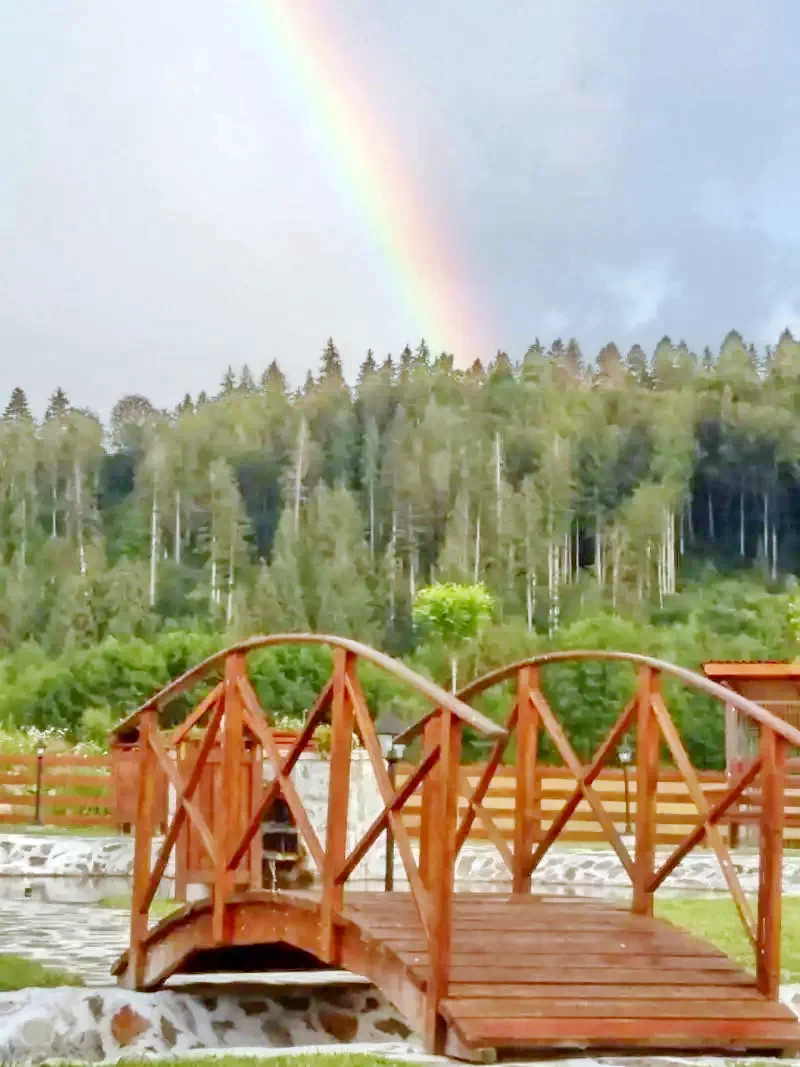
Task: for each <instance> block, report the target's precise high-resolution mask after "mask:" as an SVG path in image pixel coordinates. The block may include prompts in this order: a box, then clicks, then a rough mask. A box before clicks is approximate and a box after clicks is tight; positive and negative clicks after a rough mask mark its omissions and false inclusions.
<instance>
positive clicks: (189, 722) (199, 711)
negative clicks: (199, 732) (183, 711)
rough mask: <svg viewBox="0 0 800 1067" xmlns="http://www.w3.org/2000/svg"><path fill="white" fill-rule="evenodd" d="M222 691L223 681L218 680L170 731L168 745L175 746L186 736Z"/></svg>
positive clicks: (209, 709) (219, 696) (215, 701)
mask: <svg viewBox="0 0 800 1067" xmlns="http://www.w3.org/2000/svg"><path fill="white" fill-rule="evenodd" d="M223 691H224V683H223V682H219V683H218V684H217V685H215V686H214V688H213V689H212V690H211V692H210V693H209V694H208V695H207V696H206V697H204V698H203V700H201V701H200V703H199V704H198V705H197V707H196V708H194V709H193V710H192V711H190V712H189V714H188V715H187V716H186V718H185V719H184V720H183V722H182V723H180V724H179V725H178V726H176V727H175V729H174V730H173V731H172V734H171V735H170V739H169V742H168V744H169V747H170V748H177V747H178V745H179V744H180V743H181V741H183V740H184V738H185V737H186V736H187V734H188V733H189V732H190V731H191V730H192V729H194V727H195V726H197V724H198V723H199V722H200V720H201V719H202V718H203V716H204V715H205V714H206V712H207V711H211V709H212V707H213V706H214V705H215V704H216V703H217V701H218V700H219V699H220V698H221V697H222V694H223Z"/></svg>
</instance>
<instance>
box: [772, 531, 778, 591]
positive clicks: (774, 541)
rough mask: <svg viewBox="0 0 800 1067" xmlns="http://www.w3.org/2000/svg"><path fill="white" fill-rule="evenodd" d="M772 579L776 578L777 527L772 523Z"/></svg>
mask: <svg viewBox="0 0 800 1067" xmlns="http://www.w3.org/2000/svg"><path fill="white" fill-rule="evenodd" d="M771 573H772V580H773V582H774V581H776V580H777V578H778V528H777V526H776V525H775V523H774V522H773V523H772V572H771Z"/></svg>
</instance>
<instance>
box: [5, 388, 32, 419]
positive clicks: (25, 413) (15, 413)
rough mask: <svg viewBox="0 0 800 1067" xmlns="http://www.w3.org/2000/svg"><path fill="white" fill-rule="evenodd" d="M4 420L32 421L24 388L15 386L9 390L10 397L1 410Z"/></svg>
mask: <svg viewBox="0 0 800 1067" xmlns="http://www.w3.org/2000/svg"><path fill="white" fill-rule="evenodd" d="M3 418H4V419H5V420H6V422H33V416H32V415H31V409H30V407H29V406H28V398H27V396H26V395H25V390H24V389H20V387H19V386H17V387H16V388H15V389H13V390H12V391H11V399H10V400H9V402H8V404H7V405H6V410H5V411H4V412H3Z"/></svg>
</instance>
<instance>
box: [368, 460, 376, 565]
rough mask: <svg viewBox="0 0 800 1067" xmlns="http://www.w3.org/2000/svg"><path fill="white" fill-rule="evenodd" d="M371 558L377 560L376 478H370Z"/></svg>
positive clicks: (372, 560) (371, 561)
mask: <svg viewBox="0 0 800 1067" xmlns="http://www.w3.org/2000/svg"><path fill="white" fill-rule="evenodd" d="M369 559H370V563H373V562H374V561H375V478H374V477H370V480H369Z"/></svg>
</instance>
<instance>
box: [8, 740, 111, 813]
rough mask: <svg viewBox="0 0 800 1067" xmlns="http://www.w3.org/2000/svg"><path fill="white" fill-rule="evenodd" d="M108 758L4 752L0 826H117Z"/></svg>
mask: <svg viewBox="0 0 800 1067" xmlns="http://www.w3.org/2000/svg"><path fill="white" fill-rule="evenodd" d="M113 809H114V798H113V795H112V788H111V773H110V760H109V758H108V757H107V756H81V755H75V754H73V753H62V752H59V753H51V754H48V753H44V754H42V755H9V754H4V753H0V824H23V825H34V824H38V825H42V826H74V827H95V826H96V827H109V828H111V827H113V826H114V814H113Z"/></svg>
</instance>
